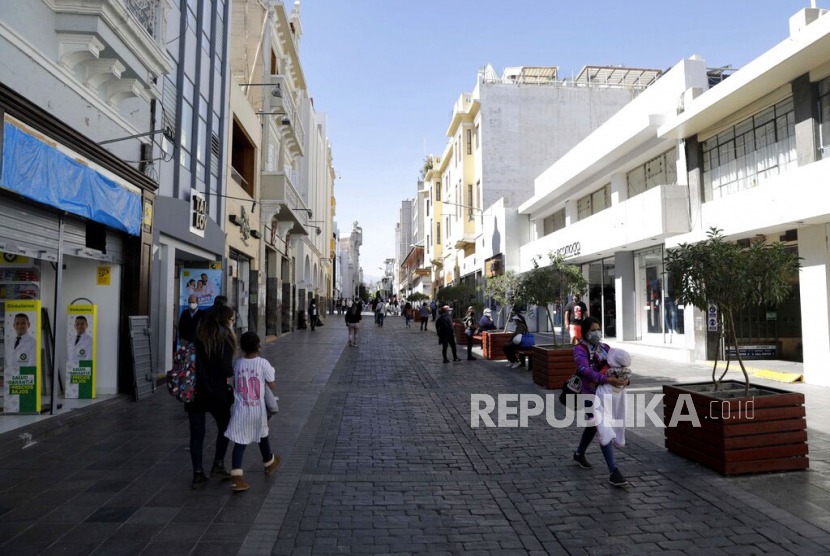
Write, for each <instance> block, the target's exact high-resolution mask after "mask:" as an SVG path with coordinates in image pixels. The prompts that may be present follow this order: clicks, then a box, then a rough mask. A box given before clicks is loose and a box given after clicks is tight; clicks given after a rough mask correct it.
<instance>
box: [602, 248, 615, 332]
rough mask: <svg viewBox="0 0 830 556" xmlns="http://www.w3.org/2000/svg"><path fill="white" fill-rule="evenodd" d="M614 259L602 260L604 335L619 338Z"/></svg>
mask: <svg viewBox="0 0 830 556" xmlns="http://www.w3.org/2000/svg"><path fill="white" fill-rule="evenodd" d="M614 277H615V267H614V257H611V258H610V259H603V260H602V333H603V335H604V336H605V337H606V338H616V337H617V293H616V292H617V290H616V288H615V285H614Z"/></svg>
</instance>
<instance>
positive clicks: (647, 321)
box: [634, 246, 684, 344]
mask: <svg viewBox="0 0 830 556" xmlns="http://www.w3.org/2000/svg"><path fill="white" fill-rule="evenodd" d="M634 280H635V284H636V286H635V287H636V302H635V303H636V308H637V310H636V317H637V318H636V326H637V339H638V340H642V341H645V342H652V343H666V344H671V343H676V342H677V341H678V338H677V336H682V335H683V333H684V326H683V311H684V306H683V304H682V303H680V302H679V300H678V299H677V298H676V297H675V296H676V293H675V291H676V288H675V284H676V280H675V279H674V278H672V277H667V276H666V274H665V269H664V266H663V247H662V246H660V247H655V248H653V249H648V250H645V251H640V252H638V253H635V254H634Z"/></svg>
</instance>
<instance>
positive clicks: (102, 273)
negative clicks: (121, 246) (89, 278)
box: [95, 266, 112, 286]
mask: <svg viewBox="0 0 830 556" xmlns="http://www.w3.org/2000/svg"><path fill="white" fill-rule="evenodd" d="M111 279H112V267H111V266H99V267H98V279H97V281H96V282H95V283H96V284H97V285H99V286H109V285H110V280H111Z"/></svg>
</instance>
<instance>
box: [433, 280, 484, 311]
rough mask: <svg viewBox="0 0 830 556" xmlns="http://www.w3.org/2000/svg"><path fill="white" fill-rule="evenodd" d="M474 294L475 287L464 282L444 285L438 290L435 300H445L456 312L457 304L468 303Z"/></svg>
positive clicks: (473, 297)
mask: <svg viewBox="0 0 830 556" xmlns="http://www.w3.org/2000/svg"><path fill="white" fill-rule="evenodd" d="M475 296H476V289H475V288H474V287H473V286H468V285H466V284H458V285H457V286H445V287H443V288H441V289H439V290H438V294H437V296H436V300H440V301H442V302H446V303H447V304H448V305H451V306H452V307H453V309H454V310H456V314H457V313H458V305H459V304H461V305H465V304H467V305H469V304H470V302H471V300H474V299H475Z"/></svg>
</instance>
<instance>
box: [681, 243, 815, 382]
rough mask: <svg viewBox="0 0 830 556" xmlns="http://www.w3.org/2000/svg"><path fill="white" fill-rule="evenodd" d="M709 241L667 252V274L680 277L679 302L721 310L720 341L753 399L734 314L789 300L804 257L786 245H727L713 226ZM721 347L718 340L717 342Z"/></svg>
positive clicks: (713, 380) (705, 309)
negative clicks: (732, 356) (735, 361)
mask: <svg viewBox="0 0 830 556" xmlns="http://www.w3.org/2000/svg"><path fill="white" fill-rule="evenodd" d="M706 235H707V239H706V240H705V241H702V242H700V243H695V244H687V243H683V244H681V245H680V246H679V247H678V248H676V249H673V250H671V251H669V252H668V253H667V254H666V258H665V264H666V272H667V273H668V274H670V275H673V276H676V277H677V278H678V281H677V292H678V293H677V298H678V300H679V301H681V302H682V303H684V304H686V305H693V306H695V307H697V308H698V309H700V310H701V311H704V312H706V311H708V308H709V304H710V303H711V304H713V305H714V306H716V307H717V309H718V313H719V314H720V315H721V316H722V321H721V322H719V323H718V338H719V340H723V338H724V336H725V337H726V339H727V341H728V342H729V343H730V344H731V345H732V347H733V348H734V350H735V356H736V357H737V359H738V364H739V365H740V366H741V371H742V372H743V375H744V380H745V391H744V394H745V395H747V396H748V395H749V374H748V373H747V372H746V367H744V362H743V358H742V357H741V351H740V347H739V346H738V336H737V332H736V331H735V315H736V313H738V312H739V311H741V310H742V309H745V308H748V307H751V306H761V305H766V306H772V307H774V306H777V305H779V304H780V303H781V302H783V301H784V300H785V299H787V297H789V295H790V293H791V291H792V287H793V282H794V279H795V277H796V276H797V274H798V271H799V269H800V268H801V262H800V261H801V258H800V257H799V256H798V255H797V254H795V253H793V252H792V251H790V250H788V249H787V248H786V247H785V246H784V244H783V243H780V242H774V243H772V244H770V245H765V244H764V243H763V242H762V241H758V242H755V243H753V244H752V245H751V246H750V247H749V248H741V247H739V246H738V245H737V244H734V243H730V242H728V241H726V240H725V239H724V237H723V234H722V230H720V229H718V228H710V229H709V231H708V232H707V234H706ZM719 343H720V342H719ZM717 366H718V355H715V363H714V366H713V367H712V383H713V384H714V386H715V390H717V389H718V387H719V386H720V383H721V381H722V380H723V377H724V376H726V373H727V371H728V370H729V357H728V355H727V367H726V369H725V370H724V372H723V374H722V375H721V376H720V378H716V376H717Z"/></svg>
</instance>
